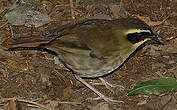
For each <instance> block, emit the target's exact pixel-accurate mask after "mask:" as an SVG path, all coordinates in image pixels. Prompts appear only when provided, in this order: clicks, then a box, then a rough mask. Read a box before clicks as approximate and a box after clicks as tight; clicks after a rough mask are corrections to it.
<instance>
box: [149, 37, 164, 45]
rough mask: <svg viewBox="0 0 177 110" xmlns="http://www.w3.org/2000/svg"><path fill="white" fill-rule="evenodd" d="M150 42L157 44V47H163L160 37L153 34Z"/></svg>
mask: <svg viewBox="0 0 177 110" xmlns="http://www.w3.org/2000/svg"><path fill="white" fill-rule="evenodd" d="M151 38H152V40H153V41H154V42H153V43H155V44H159V45H164V40H163V38H162V37H161V36H158V35H156V34H153V35H152V36H151Z"/></svg>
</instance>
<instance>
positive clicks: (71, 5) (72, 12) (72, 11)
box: [70, 0, 75, 19]
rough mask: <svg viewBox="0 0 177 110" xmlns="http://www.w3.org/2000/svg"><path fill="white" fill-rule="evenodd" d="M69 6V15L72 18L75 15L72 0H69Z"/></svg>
mask: <svg viewBox="0 0 177 110" xmlns="http://www.w3.org/2000/svg"><path fill="white" fill-rule="evenodd" d="M70 8H71V17H72V19H75V16H74V9H73V8H74V4H73V0H70Z"/></svg>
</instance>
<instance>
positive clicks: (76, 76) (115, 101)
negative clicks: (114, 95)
mask: <svg viewBox="0 0 177 110" xmlns="http://www.w3.org/2000/svg"><path fill="white" fill-rule="evenodd" d="M75 78H76V79H77V80H78V81H80V82H81V83H82V84H84V85H85V86H87V87H88V88H89V89H91V90H92V91H93V92H94V93H96V94H97V95H98V96H99V98H92V99H95V100H99V99H104V100H105V101H106V102H112V103H120V102H123V101H118V100H113V99H111V98H109V97H106V96H105V95H103V94H102V93H100V92H99V91H98V90H96V89H95V88H94V87H92V86H91V85H89V84H88V83H87V82H86V81H85V80H84V79H82V78H81V77H79V76H78V75H75ZM90 99H91V98H90Z"/></svg>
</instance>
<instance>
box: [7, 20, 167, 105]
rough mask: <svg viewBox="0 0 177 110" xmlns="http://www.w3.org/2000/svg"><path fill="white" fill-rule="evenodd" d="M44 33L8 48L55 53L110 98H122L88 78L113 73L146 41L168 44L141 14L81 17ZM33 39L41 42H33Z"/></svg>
mask: <svg viewBox="0 0 177 110" xmlns="http://www.w3.org/2000/svg"><path fill="white" fill-rule="evenodd" d="M42 37H44V38H46V39H47V40H39V41H29V42H28V41H26V42H23V41H22V42H20V43H17V42H15V41H14V42H12V43H11V47H9V48H8V51H21V50H38V51H46V52H48V53H50V54H53V55H54V56H55V57H56V58H57V59H58V60H59V61H60V62H61V63H62V64H63V65H64V66H65V67H66V68H68V69H69V70H70V71H71V72H72V73H73V74H74V76H75V78H76V79H77V80H78V81H80V82H81V83H82V84H84V85H85V86H86V87H88V88H89V89H91V90H92V91H93V92H95V93H96V94H97V95H98V96H99V97H100V98H101V99H103V100H105V101H107V102H122V101H117V100H113V99H112V98H109V97H107V96H105V95H103V94H102V93H100V92H99V91H98V90H97V89H95V88H94V87H93V86H91V85H90V84H88V83H87V82H86V81H85V80H84V79H85V78H86V79H93V78H100V79H102V78H103V77H105V76H107V75H110V74H112V73H113V72H114V71H117V70H119V69H120V68H121V67H122V66H123V65H124V64H125V63H126V62H127V61H128V60H129V59H130V58H131V57H133V56H134V55H135V54H136V52H137V51H138V50H140V49H142V48H143V47H145V46H146V45H150V44H155V45H164V43H163V38H162V37H160V36H158V35H156V34H154V33H153V31H152V29H151V27H150V26H149V25H148V24H146V23H145V22H144V21H142V20H139V19H137V18H118V19H112V20H107V19H85V20H79V21H76V22H74V23H69V24H65V25H62V26H58V27H57V28H55V29H52V30H49V31H48V32H45V33H44V34H43V35H42ZM31 42H38V43H35V45H34V46H29V45H28V44H29V43H31ZM19 44H21V45H19Z"/></svg>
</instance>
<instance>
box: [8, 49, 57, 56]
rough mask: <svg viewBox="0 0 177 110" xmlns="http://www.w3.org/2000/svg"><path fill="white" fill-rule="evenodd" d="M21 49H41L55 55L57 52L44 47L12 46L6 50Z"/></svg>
mask: <svg viewBox="0 0 177 110" xmlns="http://www.w3.org/2000/svg"><path fill="white" fill-rule="evenodd" d="M22 50H37V51H43V52H48V53H50V54H53V55H56V56H57V53H56V52H55V51H52V50H49V49H47V48H44V47H12V48H8V51H22Z"/></svg>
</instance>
